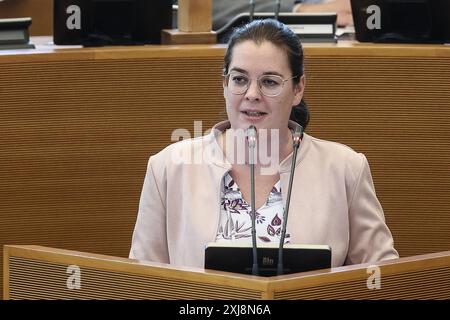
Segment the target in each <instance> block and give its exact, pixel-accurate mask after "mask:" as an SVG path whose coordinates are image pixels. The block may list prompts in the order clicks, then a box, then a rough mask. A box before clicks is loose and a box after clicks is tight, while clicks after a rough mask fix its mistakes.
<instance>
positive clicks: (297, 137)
mask: <svg viewBox="0 0 450 320" xmlns="http://www.w3.org/2000/svg"><path fill="white" fill-rule="evenodd" d="M302 137H303V127H302V126H300V125H299V126H298V127H297V128H295V131H294V133H293V135H292V140H293V149H294V151H293V154H292V163H291V173H290V176H289V186H288V193H287V198H286V205H285V206H284V212H283V226H282V228H281V237H280V246H279V248H278V265H277V275H282V274H283V246H284V239H285V238H286V225H287V219H288V213H289V203H290V202H291V191H292V182H293V180H294V172H295V163H296V160H297V153H298V148H299V147H300V142H301V139H302Z"/></svg>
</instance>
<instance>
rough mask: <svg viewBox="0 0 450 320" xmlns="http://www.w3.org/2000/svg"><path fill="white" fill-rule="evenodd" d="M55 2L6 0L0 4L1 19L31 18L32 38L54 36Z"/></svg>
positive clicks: (45, 0)
mask: <svg viewBox="0 0 450 320" xmlns="http://www.w3.org/2000/svg"><path fill="white" fill-rule="evenodd" d="M53 1H54V0H4V1H2V2H0V19H2V18H23V17H31V18H32V19H33V23H32V24H31V27H30V34H31V35H32V36H46V35H52V34H53Z"/></svg>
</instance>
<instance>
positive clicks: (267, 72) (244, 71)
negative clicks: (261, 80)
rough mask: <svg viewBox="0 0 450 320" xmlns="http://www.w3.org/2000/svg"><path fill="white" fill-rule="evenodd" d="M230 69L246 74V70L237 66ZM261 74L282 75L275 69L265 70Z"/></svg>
mask: <svg viewBox="0 0 450 320" xmlns="http://www.w3.org/2000/svg"><path fill="white" fill-rule="evenodd" d="M230 71H237V72H240V73H244V74H248V71H246V70H244V69H241V68H238V67H234V68H231V69H230ZM263 75H276V76H280V77H284V75H282V74H281V73H279V72H276V71H266V72H264V73H263Z"/></svg>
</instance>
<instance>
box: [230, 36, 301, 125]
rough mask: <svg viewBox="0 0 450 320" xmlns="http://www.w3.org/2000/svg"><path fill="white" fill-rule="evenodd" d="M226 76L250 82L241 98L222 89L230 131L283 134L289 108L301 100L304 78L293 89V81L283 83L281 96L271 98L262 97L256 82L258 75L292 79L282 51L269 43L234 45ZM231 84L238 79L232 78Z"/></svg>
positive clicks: (246, 42) (284, 52) (289, 111)
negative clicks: (236, 74) (234, 74)
mask: <svg viewBox="0 0 450 320" xmlns="http://www.w3.org/2000/svg"><path fill="white" fill-rule="evenodd" d="M230 72H239V74H243V75H245V76H247V77H248V78H249V79H251V81H250V86H249V88H248V90H247V91H246V92H245V93H243V94H233V93H231V92H230V89H229V88H227V87H226V86H224V97H225V101H226V107H227V114H228V119H229V120H230V122H231V128H233V129H244V130H246V129H247V128H248V127H249V126H250V125H254V126H255V127H256V128H257V129H263V128H264V129H279V130H285V129H286V130H287V123H288V120H289V116H290V114H291V109H292V106H295V105H298V104H299V103H300V101H301V99H302V96H303V90H304V77H302V78H301V81H300V82H299V83H298V84H296V85H293V82H292V81H293V80H288V81H285V83H284V85H283V88H282V91H281V93H280V94H279V95H278V96H275V97H268V96H265V95H263V94H262V93H261V91H260V90H259V88H258V84H257V81H256V79H257V78H258V77H260V76H262V75H278V76H281V77H282V78H283V79H289V78H291V77H293V76H295V75H293V74H292V72H291V69H290V67H289V62H288V56H287V53H286V51H285V50H284V49H282V48H278V47H276V46H275V45H273V44H272V43H271V42H269V41H264V42H262V43H261V44H256V43H255V42H253V41H251V40H248V41H244V42H241V43H238V44H237V45H235V47H234V49H233V54H232V60H231V62H230V66H229V70H228V73H230ZM234 81H240V79H239V78H235V80H234ZM269 84H270V83H269Z"/></svg>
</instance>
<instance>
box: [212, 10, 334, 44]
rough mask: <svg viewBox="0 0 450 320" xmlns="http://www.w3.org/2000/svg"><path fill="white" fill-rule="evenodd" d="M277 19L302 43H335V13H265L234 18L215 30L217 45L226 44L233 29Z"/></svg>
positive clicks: (241, 15) (247, 14) (242, 14)
mask: <svg viewBox="0 0 450 320" xmlns="http://www.w3.org/2000/svg"><path fill="white" fill-rule="evenodd" d="M275 18H276V19H277V20H278V21H280V22H282V23H284V24H285V25H286V26H287V27H288V28H290V29H291V30H292V31H293V32H294V33H295V34H296V35H297V36H298V37H299V38H300V39H301V41H302V42H321V43H323V42H325V43H336V42H337V37H336V21H337V14H336V13H332V12H331V13H291V12H280V13H278V14H276V15H275V14H274V13H266V12H254V13H252V12H246V13H241V14H239V15H237V16H236V17H234V18H233V19H232V20H231V21H230V22H229V23H227V24H226V25H225V26H223V27H222V28H221V29H219V30H217V39H218V42H219V43H226V42H228V39H229V37H230V36H231V33H232V32H233V29H234V28H236V27H240V26H243V25H245V24H246V23H248V22H250V21H252V20H260V19H275Z"/></svg>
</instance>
